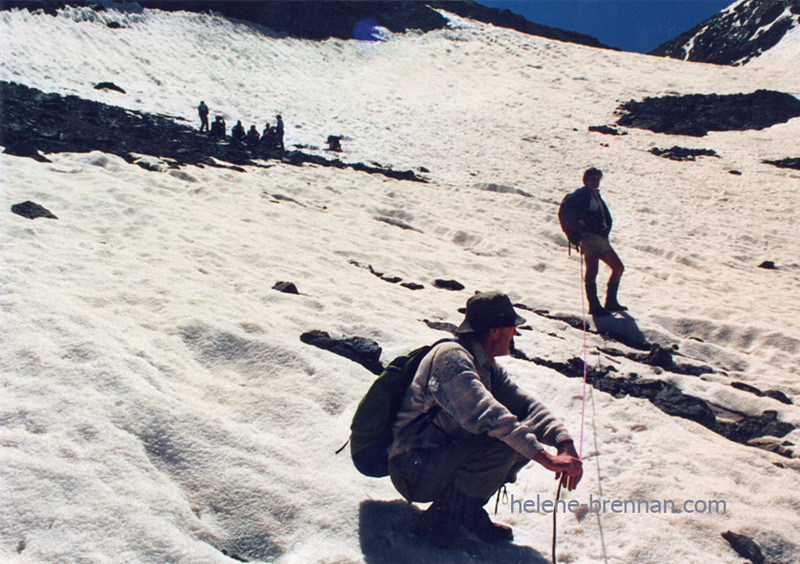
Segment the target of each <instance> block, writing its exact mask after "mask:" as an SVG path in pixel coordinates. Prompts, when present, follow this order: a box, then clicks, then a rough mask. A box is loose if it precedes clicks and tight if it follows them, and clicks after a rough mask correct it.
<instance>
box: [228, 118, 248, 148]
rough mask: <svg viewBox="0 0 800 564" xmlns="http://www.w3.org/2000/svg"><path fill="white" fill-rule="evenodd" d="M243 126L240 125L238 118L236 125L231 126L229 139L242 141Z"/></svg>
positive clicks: (243, 134) (237, 141) (240, 121)
mask: <svg viewBox="0 0 800 564" xmlns="http://www.w3.org/2000/svg"><path fill="white" fill-rule="evenodd" d="M245 135H246V134H245V131H244V126H243V125H242V120H238V121H237V122H236V125H234V126H233V127H232V128H231V140H232V141H234V142H235V143H242V142H243V141H244V136H245Z"/></svg>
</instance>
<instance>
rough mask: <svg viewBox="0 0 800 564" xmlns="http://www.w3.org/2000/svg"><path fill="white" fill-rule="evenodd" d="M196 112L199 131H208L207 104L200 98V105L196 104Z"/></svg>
mask: <svg viewBox="0 0 800 564" xmlns="http://www.w3.org/2000/svg"><path fill="white" fill-rule="evenodd" d="M197 113H198V115H199V116H200V133H203V131H205V132H206V133H207V132H208V106H206V103H205V102H204V101H203V100H201V101H200V105H199V106H197Z"/></svg>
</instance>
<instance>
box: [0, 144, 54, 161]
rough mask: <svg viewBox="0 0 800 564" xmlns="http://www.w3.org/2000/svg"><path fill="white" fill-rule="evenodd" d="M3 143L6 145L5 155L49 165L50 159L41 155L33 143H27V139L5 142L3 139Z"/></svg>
mask: <svg viewBox="0 0 800 564" xmlns="http://www.w3.org/2000/svg"><path fill="white" fill-rule="evenodd" d="M3 142H4V143H8V144H7V146H6V148H5V149H4V150H3V152H4V153H5V154H7V155H14V156H15V157H30V158H32V159H33V160H35V161H39V162H40V163H51V162H53V161H51V160H50V159H48V158H47V157H45V156H44V155H42V154H41V153H40V152H39V150H38V149H37V148H36V147H34V145H33V143H31V142H30V141H28V140H27V139H17V140H6V139H3Z"/></svg>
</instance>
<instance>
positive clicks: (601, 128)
mask: <svg viewBox="0 0 800 564" xmlns="http://www.w3.org/2000/svg"><path fill="white" fill-rule="evenodd" d="M589 131H593V132H595V133H602V134H603V135H627V134H628V132H627V131H622V130H620V129H617V128H616V127H611V126H610V125H590V126H589Z"/></svg>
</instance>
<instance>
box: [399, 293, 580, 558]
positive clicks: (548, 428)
mask: <svg viewBox="0 0 800 564" xmlns="http://www.w3.org/2000/svg"><path fill="white" fill-rule="evenodd" d="M524 322H525V320H524V319H523V318H522V317H520V316H519V315H517V313H516V312H515V311H514V307H513V306H512V305H511V301H510V300H509V298H508V296H506V295H504V294H501V293H498V292H486V293H478V294H475V295H474V296H472V297H471V298H470V299H469V300H468V301H467V310H466V317H465V319H464V321H463V323H461V325H460V326H459V327H458V329H456V334H457V336H458V340H453V341H445V342H442V343H440V344H438V345H436V346H435V347H434V348H433V349H432V350H431V351H430V352H429V353H428V354H427V355H426V356H425V357H424V358H423V359H422V362H421V363H420V365H419V368H418V369H417V372H416V374H415V375H414V378H413V380H412V381H411V384H410V385H409V387H408V389H407V391H406V393H405V396H404V398H403V402H402V404H401V406H400V410H399V411H398V412H397V418H396V419H395V423H394V427H393V435H394V441H393V442H392V445H391V447H390V448H389V474H390V476H391V479H392V483H393V484H394V486H395V488H397V491H399V492H400V493H401V494H402V495H403V497H405V498H406V499H407V500H408V501H409V502H415V501H416V502H429V501H432V502H433V503H432V504H431V506H430V507H429V508H428V509H427V510H426V511H425V512H424V513H423V514H422V516H421V518H420V521H419V523H418V524H417V525H416V526H415V527H414V531H415V533H416V534H417V535H418V536H420V537H421V538H423V539H426V540H428V541H430V542H432V543H433V544H435V545H437V546H443V547H449V546H455V545H456V543H457V541H458V540H459V538H460V537H461V527H464V528H466V529H467V530H469V531H470V532H472V533H473V534H474V535H476V536H477V537H478V538H480V539H481V540H483V541H486V542H502V541H508V540H511V539H512V538H513V532H512V531H511V528H510V527H507V526H505V525H500V524H496V523H493V522H492V521H491V519H490V518H489V515H488V514H487V513H486V511H485V510H484V509H483V506H484V505H485V504H486V502H487V501H488V500H489V498H490V497H491V496H492V494H494V492H495V491H497V490H498V489H499V488H500V487H502V486H503V485H504V484H506V483H509V482H514V481H515V480H516V476H517V472H518V471H519V470H520V469H521V468H522V467H523V466H525V465H526V464H527V463H528V462H530V461H531V460H534V461H536V462H538V463H539V464H541V465H542V466H544V467H545V468H546V469H548V470H550V471H552V472H556V473H565V474H566V475H567V476H568V479H567V481H566V486H567V488H568V489H569V490H572V489H574V488H575V487H576V486H577V485H578V482H580V479H581V476H582V473H583V469H582V464H581V461H580V459H579V457H578V453H577V452H576V451H575V446H574V445H573V442H572V439H571V438H570V435H569V433H567V430H566V429H565V428H564V426H563V425H562V424H561V423H559V422H558V421H557V420H556V419H555V418H554V417H553V416H552V415H551V414H550V412H549V411H548V410H547V408H546V407H545V406H544V405H542V404H541V403H539V402H538V401H537V400H536V399H534V398H533V397H532V396H530V395H528V394H526V393H525V392H523V391H522V390H521V389H520V388H519V387H518V386H517V385H516V384H515V383H514V382H512V380H511V379H510V378H509V375H508V374H507V373H506V371H505V370H504V369H503V368H502V367H500V366H499V365H498V364H497V363H496V362H495V360H494V359H495V358H496V357H498V356H504V355H508V354H509V353H510V350H511V345H512V340H513V338H514V336H515V335H518V334H519V333H517V330H516V328H517V326H519V325H521V324H522V323H524ZM540 443H543V444H545V445H550V446H555V447H556V449H557V454H551V453H549V452H548V451H546V450H544V448H543V447H542V444H540Z"/></svg>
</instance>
